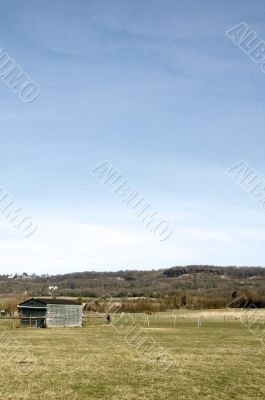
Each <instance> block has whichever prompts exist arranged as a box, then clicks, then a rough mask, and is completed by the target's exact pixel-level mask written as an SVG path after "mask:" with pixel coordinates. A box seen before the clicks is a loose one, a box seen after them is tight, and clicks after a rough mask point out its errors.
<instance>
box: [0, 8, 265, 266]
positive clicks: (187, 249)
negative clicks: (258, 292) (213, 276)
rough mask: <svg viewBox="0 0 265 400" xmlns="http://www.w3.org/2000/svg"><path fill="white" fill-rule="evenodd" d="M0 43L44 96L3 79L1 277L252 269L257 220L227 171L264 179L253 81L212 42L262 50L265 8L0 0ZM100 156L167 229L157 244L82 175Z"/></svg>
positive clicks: (237, 55) (241, 61) (260, 231)
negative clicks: (27, 223) (7, 210)
mask: <svg viewBox="0 0 265 400" xmlns="http://www.w3.org/2000/svg"><path fill="white" fill-rule="evenodd" d="M0 4H1V13H0V38H1V41H0V47H1V48H2V49H3V50H4V51H5V52H7V53H9V54H10V56H12V58H13V59H15V61H16V62H17V63H18V64H19V65H21V67H22V68H23V70H24V71H26V72H27V73H28V74H29V75H30V76H31V77H32V79H34V80H35V81H37V82H38V83H39V85H40V87H41V94H40V96H39V98H38V99H37V100H36V101H35V102H33V103H31V104H26V103H24V102H22V101H21V99H20V97H19V96H18V95H17V94H15V93H14V92H13V91H12V90H10V88H9V87H8V86H7V85H6V84H5V83H4V82H3V81H2V80H1V79H0V91H1V96H0V106H1V107H0V123H1V131H0V132H1V133H0V134H1V146H0V164H1V168H0V186H1V187H5V188H6V190H8V192H10V193H11V194H12V196H13V197H14V198H15V199H16V201H17V202H18V203H19V204H20V205H21V206H22V207H23V209H25V211H26V212H27V213H29V214H30V215H31V216H32V218H33V219H34V221H36V223H37V225H38V231H37V232H36V234H35V235H34V236H32V237H31V238H28V239H25V238H23V237H22V236H21V235H20V234H19V233H18V232H17V231H16V230H15V229H14V228H13V227H12V226H11V225H10V224H9V223H8V221H6V220H5V218H4V216H1V215H0V217H1V221H0V265H1V272H2V273H6V272H10V273H11V272H13V273H14V272H23V271H27V272H31V273H32V272H35V273H64V272H70V271H82V270H117V269H125V268H126V269H150V268H158V267H169V266H173V265H183V264H195V263H196V264H197V263H198V264H205V263H207V264H216V265H263V260H264V244H265V243H264V242H265V229H264V226H265V212H264V210H261V209H260V208H259V207H258V205H257V203H256V202H255V201H254V200H253V199H252V198H251V197H250V196H248V195H247V194H246V193H245V192H244V191H243V190H242V189H241V188H240V187H239V186H238V185H236V184H235V182H234V181H233V179H232V178H231V177H230V176H229V175H228V174H227V173H226V169H227V168H228V167H230V166H231V165H233V164H235V163H237V162H238V161H240V160H246V161H247V162H248V163H249V165H251V166H252V167H253V168H255V169H256V170H257V171H258V172H259V173H260V175H261V176H262V175H263V176H264V175H265V173H264V170H265V159H264V147H265V146H264V144H265V135H264V119H265V117H264V85H265V74H264V73H262V72H261V71H260V68H259V66H258V65H256V64H254V63H253V62H252V61H251V60H250V59H249V58H248V56H247V55H246V54H244V53H243V51H242V50H240V48H238V47H237V46H235V45H234V44H233V42H232V41H231V40H230V39H229V38H228V37H227V36H226V35H225V32H226V31H227V30H228V29H229V28H232V27H233V26H235V25H237V24H239V23H240V22H241V21H245V22H246V23H247V24H248V25H249V26H250V27H251V29H252V30H254V31H255V32H257V34H258V37H259V38H260V40H265V26H264V17H265V5H264V2H263V1H257V0H256V1H253V2H251V4H250V3H249V2H247V1H243V2H242V1H229V2H228V1H225V2H221V3H220V2H219V3H218V2H212V1H203V0H202V1H200V2H197V1H195V0H193V1H187V0H185V1H184V0H183V1H178V0H175V1H173V0H163V1H162V0H145V1H140V0H117V1H114V0H108V1H107V0H95V1H90V0H88V1H81V0H76V1H74V2H72V1H60V0H57V1H56V2H54V1H51V0H46V1H41V0H39V1H30V0H27V1H25V2H21V1H18V0H17V1H16V0H13V1H12V2H10V1H5V0H0ZM104 160H109V161H110V162H111V163H112V164H113V165H114V166H115V167H116V168H118V169H119V170H121V171H122V173H123V174H124V176H125V177H126V178H128V179H129V180H131V181H132V182H133V183H134V186H135V187H136V188H137V189H138V190H139V191H141V193H142V194H143V195H144V196H145V197H146V198H147V199H148V200H149V201H150V203H151V204H152V206H153V207H154V208H155V209H157V210H159V213H160V214H161V215H163V217H165V218H167V220H168V221H169V222H170V225H171V226H172V227H173V229H174V232H175V233H174V235H173V236H172V237H171V238H170V239H169V240H168V241H167V242H159V241H158V240H157V239H156V238H155V237H154V236H153V235H152V234H151V233H150V232H148V231H147V229H146V228H145V227H144V225H143V224H142V223H141V222H140V221H139V220H138V219H137V218H135V216H133V215H131V214H130V213H129V212H128V210H127V209H126V208H125V207H124V206H123V205H122V204H121V202H120V201H119V199H117V198H116V197H115V196H113V194H112V193H110V192H109V191H108V190H107V189H106V188H105V187H104V186H102V185H101V184H100V183H99V182H98V180H97V179H95V177H94V176H93V175H91V173H90V170H91V168H93V167H94V166H95V165H97V164H99V163H101V162H103V161H104Z"/></svg>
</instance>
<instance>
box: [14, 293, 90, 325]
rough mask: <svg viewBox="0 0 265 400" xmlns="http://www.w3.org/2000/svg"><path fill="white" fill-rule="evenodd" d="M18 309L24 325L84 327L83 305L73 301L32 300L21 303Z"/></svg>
mask: <svg viewBox="0 0 265 400" xmlns="http://www.w3.org/2000/svg"><path fill="white" fill-rule="evenodd" d="M17 308H18V311H19V315H20V319H21V324H22V325H32V326H37V327H56V326H57V327H63V326H69V327H74V326H82V305H80V304H78V303H77V302H75V301H72V300H64V299H53V298H47V299H46V298H32V299H29V300H26V301H24V302H23V303H20V304H19V305H18V306H17Z"/></svg>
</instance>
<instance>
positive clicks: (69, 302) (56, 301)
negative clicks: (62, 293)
mask: <svg viewBox="0 0 265 400" xmlns="http://www.w3.org/2000/svg"><path fill="white" fill-rule="evenodd" d="M32 300H35V301H38V302H40V303H43V304H45V305H46V304H67V305H75V306H78V305H79V304H78V303H77V301H74V300H68V299H54V298H52V297H51V298H44V297H40V298H38V297H34V298H33V297H32V298H31V299H28V300H26V301H23V303H20V304H19V306H23V305H26V303H28V302H29V301H32Z"/></svg>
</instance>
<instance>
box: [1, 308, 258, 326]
mask: <svg viewBox="0 0 265 400" xmlns="http://www.w3.org/2000/svg"><path fill="white" fill-rule="evenodd" d="M122 315H126V313H113V314H112V315H111V320H112V322H113V323H117V322H118V321H119V320H120V319H121V316H122ZM130 316H131V317H133V319H134V320H135V322H136V323H138V324H139V325H141V326H142V327H144V328H178V327H180V326H182V325H191V326H197V327H202V326H204V325H205V324H207V323H209V322H211V323H214V322H215V323H225V324H226V323H229V322H230V323H231V322H236V321H240V322H243V323H245V322H247V323H257V322H259V323H265V310H264V309H248V310H244V309H234V310H233V309H231V310H230V309H228V310H218V311H217V310H209V311H203V310H202V311H187V310H176V311H174V312H157V313H154V314H151V315H150V314H145V313H131V314H130ZM42 319H43V320H45V318H42ZM22 320H23V321H26V323H24V324H21V318H20V317H0V328H1V327H5V328H19V327H32V328H33V327H37V326H38V321H39V320H40V317H23V318H22ZM118 323H119V322H118ZM104 325H107V319H106V314H105V313H97V312H93V313H88V314H85V315H84V316H83V323H82V326H83V327H84V328H89V327H100V326H104Z"/></svg>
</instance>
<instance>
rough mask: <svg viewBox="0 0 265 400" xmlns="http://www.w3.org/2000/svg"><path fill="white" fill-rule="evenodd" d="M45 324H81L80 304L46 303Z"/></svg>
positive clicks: (49, 325)
mask: <svg viewBox="0 0 265 400" xmlns="http://www.w3.org/2000/svg"><path fill="white" fill-rule="evenodd" d="M46 324H47V326H48V327H51V326H81V325H82V305H72V304H69V305H68V304H47V314H46Z"/></svg>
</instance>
